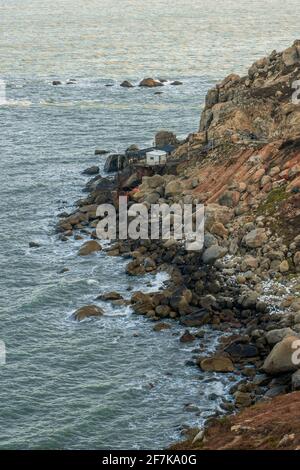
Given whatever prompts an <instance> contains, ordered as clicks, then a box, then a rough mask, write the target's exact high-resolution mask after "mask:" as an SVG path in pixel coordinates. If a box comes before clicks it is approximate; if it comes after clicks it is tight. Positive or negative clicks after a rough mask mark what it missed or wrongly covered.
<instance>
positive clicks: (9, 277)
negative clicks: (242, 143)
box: [0, 0, 300, 449]
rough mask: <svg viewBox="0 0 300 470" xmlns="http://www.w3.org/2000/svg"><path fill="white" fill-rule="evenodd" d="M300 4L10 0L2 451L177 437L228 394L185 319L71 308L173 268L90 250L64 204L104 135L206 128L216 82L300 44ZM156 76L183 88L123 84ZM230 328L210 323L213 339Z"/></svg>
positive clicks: (1, 31)
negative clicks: (133, 267)
mask: <svg viewBox="0 0 300 470" xmlns="http://www.w3.org/2000/svg"><path fill="white" fill-rule="evenodd" d="M299 16H300V4H299V2H298V1H294V0H292V1H289V0H288V1H286V2H285V4H284V8H283V6H282V2H279V1H278V0H274V1H271V0H266V1H264V2H261V1H259V0H254V1H252V2H248V1H240V2H234V1H230V0H227V1H221V0H211V1H210V2H205V1H195V0H173V1H168V0H164V1H162V0H153V1H152V2H150V3H145V2H141V1H139V0H115V1H114V2H111V1H110V0H109V1H108V0H72V1H71V0H53V1H52V2H46V1H45V0H31V1H30V2H29V1H24V0H10V1H9V2H7V1H4V0H0V59H1V60H0V79H3V80H4V81H5V83H6V102H5V103H4V105H2V106H0V124H1V132H0V178H1V184H0V204H1V211H0V243H1V244H0V246H1V250H0V265H1V278H0V301H1V305H0V308H1V312H0V339H1V340H2V341H4V342H5V345H6V352H7V360H6V365H2V366H0V402H1V412H0V448H2V449H6V448H7V449H76V448H78V449H93V448H94V449H105V448H106V449H133V448H142V449H144V448H156V449H157V448H163V447H164V446H166V445H168V444H169V443H170V442H171V441H172V440H173V439H177V438H178V436H179V428H180V426H181V425H182V424H184V423H187V424H194V423H200V422H201V420H202V419H203V418H205V416H208V415H209V414H210V413H213V412H214V410H215V409H216V408H217V407H218V404H219V403H220V400H221V397H222V396H223V395H224V394H226V392H227V390H228V387H229V386H230V382H229V381H228V380H226V378H224V377H220V376H217V375H212V376H211V375H205V374H201V373H200V371H199V370H198V369H196V368H193V367H187V366H186V367H185V366H184V364H185V362H186V361H187V360H189V359H191V357H192V356H193V352H192V349H193V348H194V347H197V346H198V343H196V344H193V345H192V346H187V345H182V344H181V343H180V342H179V335H180V334H181V332H182V330H181V328H180V327H179V326H178V325H176V324H175V323H174V324H172V329H171V330H168V331H165V332H162V333H160V334H158V333H155V332H153V330H152V328H153V324H152V323H151V322H149V321H147V320H145V319H144V318H141V317H138V316H135V315H134V314H132V313H131V312H130V309H128V308H127V309H124V308H119V309H113V308H112V307H111V306H110V305H109V304H105V305H104V309H105V311H106V315H105V316H104V317H103V318H100V319H97V320H91V321H85V322H82V323H75V322H73V321H72V320H71V319H70V314H71V313H72V312H73V311H74V310H75V309H76V308H78V307H80V306H81V305H85V304H86V303H90V302H93V301H94V298H95V296H96V295H98V294H99V293H101V292H107V291H110V290H118V291H120V292H121V293H123V294H124V295H127V296H128V295H129V293H128V290H127V289H128V287H132V288H133V289H152V290H155V289H157V288H158V287H159V286H161V285H162V283H163V281H164V279H165V277H164V275H163V274H159V275H158V276H156V277H153V276H150V275H149V276H146V277H144V278H141V279H138V280H137V279H132V278H128V277H126V275H125V274H124V265H125V262H124V261H122V260H120V259H115V258H109V257H105V255H104V254H103V253H100V254H98V255H97V256H94V257H92V258H89V259H81V258H79V257H77V256H76V253H77V250H78V247H79V246H80V242H75V241H71V240H70V241H69V242H66V243H63V242H59V241H58V240H57V237H56V236H55V234H54V225H55V222H56V215H57V214H58V213H59V212H61V211H62V210H71V209H72V204H73V202H74V201H75V200H76V199H78V198H79V197H80V196H81V190H82V187H83V185H84V183H85V182H86V178H85V177H84V176H83V175H82V174H81V171H82V170H83V169H84V168H86V167H88V166H89V165H91V164H95V163H97V164H99V165H100V166H101V167H102V166H103V162H104V159H103V157H95V156H94V150H95V148H97V147H98V148H104V149H108V150H111V151H119V150H120V151H121V150H124V148H125V147H127V146H128V145H130V144H132V143H136V144H139V145H148V144H150V143H151V142H152V139H153V136H154V134H155V132H156V131H157V130H159V129H161V128H166V129H169V130H172V131H174V132H175V133H177V135H179V136H184V135H186V134H187V133H189V132H193V131H196V130H197V127H198V122H199V118H200V113H201V109H202V106H203V100H204V96H205V93H206V91H207V89H208V88H209V87H210V86H211V85H213V84H214V83H216V81H218V80H220V79H222V78H223V77H224V76H225V75H227V74H228V73H231V72H236V73H245V71H246V70H247V67H248V66H249V65H250V64H251V63H252V62H253V61H254V60H256V59H257V58H259V57H260V56H262V55H264V54H266V53H268V52H270V51H272V50H273V49H275V48H276V49H278V50H280V49H283V48H285V47H288V46H289V45H290V44H291V43H292V42H293V41H294V40H295V39H296V38H297V35H298V32H299ZM145 76H154V77H161V78H166V79H169V80H174V79H178V80H181V81H183V85H182V86H179V87H172V86H170V85H167V86H165V87H164V88H163V89H160V91H163V94H162V95H155V94H154V90H144V89H140V88H134V89H130V90H127V89H123V88H121V87H119V83H120V82H121V81H122V80H124V79H129V80H132V81H133V82H134V83H137V82H138V81H139V80H140V79H141V78H143V77H145ZM54 79H58V80H61V81H62V82H63V85H62V86H57V87H54V86H52V84H51V83H52V80H54ZM68 79H76V83H75V84H74V85H66V82H67V80H68ZM107 84H111V85H113V86H111V87H107V86H105V85H107ZM31 240H35V241H38V242H40V244H41V247H40V248H36V249H30V248H29V247H28V243H29V241H31ZM63 267H68V268H69V271H68V272H66V273H64V274H58V272H59V271H60V270H61V269H62V268H63ZM216 341H217V336H216V334H215V333H212V332H211V331H210V330H209V329H207V330H206V331H205V338H204V339H203V340H201V343H202V344H204V345H205V347H206V348H207V351H208V352H209V351H211V350H213V348H214V347H215V345H216ZM187 403H193V404H195V405H197V407H198V408H199V410H198V413H190V412H188V411H186V409H185V405H186V404H187Z"/></svg>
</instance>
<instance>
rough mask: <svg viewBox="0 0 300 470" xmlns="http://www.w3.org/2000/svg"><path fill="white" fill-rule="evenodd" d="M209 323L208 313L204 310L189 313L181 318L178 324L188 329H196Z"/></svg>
mask: <svg viewBox="0 0 300 470" xmlns="http://www.w3.org/2000/svg"><path fill="white" fill-rule="evenodd" d="M209 321H210V312H209V311H208V310H206V309H204V308H203V309H200V310H198V311H197V312H193V313H190V314H189V315H185V316H183V317H181V319H180V323H181V324H182V325H185V326H188V327H190V328H191V327H193V326H195V327H198V326H202V325H206V324H207V323H209Z"/></svg>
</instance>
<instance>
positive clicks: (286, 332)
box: [265, 328, 295, 346]
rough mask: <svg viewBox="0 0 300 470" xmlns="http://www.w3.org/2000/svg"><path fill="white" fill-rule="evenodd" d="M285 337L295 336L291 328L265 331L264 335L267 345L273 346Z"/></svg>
mask: <svg viewBox="0 0 300 470" xmlns="http://www.w3.org/2000/svg"><path fill="white" fill-rule="evenodd" d="M286 336H295V332H294V331H293V330H292V329H291V328H278V329H276V330H271V331H267V333H266V334H265V337H266V340H267V342H268V344H270V345H271V346H274V344H277V343H279V342H280V341H282V340H283V338H285V337H286Z"/></svg>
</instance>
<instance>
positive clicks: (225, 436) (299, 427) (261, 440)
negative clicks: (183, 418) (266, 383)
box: [171, 392, 300, 450]
mask: <svg viewBox="0 0 300 470" xmlns="http://www.w3.org/2000/svg"><path fill="white" fill-rule="evenodd" d="M194 436H195V431H194V432H193V436H191V437H190V438H189V439H187V440H186V441H184V442H180V443H178V444H175V445H173V446H171V449H172V450H276V449H278V450H300V392H294V393H290V394H288V395H280V396H278V397H276V398H274V399H272V400H270V401H268V402H263V403H259V404H257V405H254V406H252V407H250V408H246V409H245V410H243V411H241V412H240V413H239V414H237V415H235V416H229V417H224V418H220V419H216V420H214V421H213V422H212V423H211V424H210V425H209V427H208V428H207V430H206V431H205V433H204V440H203V441H202V442H200V441H198V442H195V443H194V444H192V441H193V437H194Z"/></svg>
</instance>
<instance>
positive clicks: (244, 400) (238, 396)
mask: <svg viewBox="0 0 300 470" xmlns="http://www.w3.org/2000/svg"><path fill="white" fill-rule="evenodd" d="M233 396H234V398H235V405H236V406H237V407H239V408H243V407H246V406H250V405H251V404H252V398H251V394H250V393H245V392H240V391H239V390H238V391H237V392H235V393H234V394H233Z"/></svg>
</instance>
